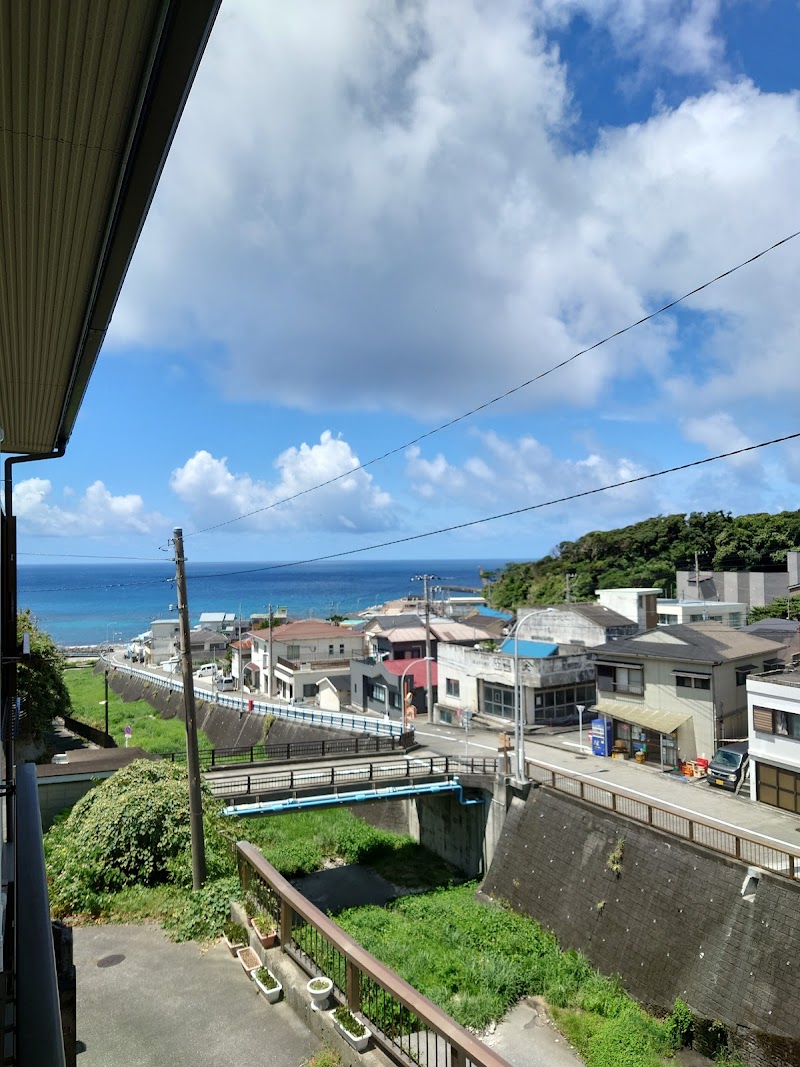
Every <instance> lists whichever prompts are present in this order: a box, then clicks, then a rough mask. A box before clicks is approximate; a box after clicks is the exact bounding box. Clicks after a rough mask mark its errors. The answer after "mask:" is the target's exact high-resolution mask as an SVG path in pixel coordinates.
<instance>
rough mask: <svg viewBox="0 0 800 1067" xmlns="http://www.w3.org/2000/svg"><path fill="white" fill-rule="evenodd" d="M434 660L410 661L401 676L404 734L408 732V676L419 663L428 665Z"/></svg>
mask: <svg viewBox="0 0 800 1067" xmlns="http://www.w3.org/2000/svg"><path fill="white" fill-rule="evenodd" d="M432 659H433V656H421V657H420V658H419V659H411V660H409V661H408V664H407V666H406V667H405V668H404V669H403V673H402V674H401V675H400V706H401V709H402V713H403V733H405V732H406V730H407V722H406V675H407V674H408V672H409V671H410V670H411V668H412V667H413V666H415V665H416V664H417V663H427V662H429V661H430V660H432Z"/></svg>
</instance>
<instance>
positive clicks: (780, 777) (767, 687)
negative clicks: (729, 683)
mask: <svg viewBox="0 0 800 1067" xmlns="http://www.w3.org/2000/svg"><path fill="white" fill-rule="evenodd" d="M747 717H748V727H749V728H748V739H749V751H750V761H751V762H750V795H751V797H752V799H753V800H759V801H761V803H762V804H770V805H771V806H772V807H776V808H781V809H782V810H783V811H790V812H792V813H793V814H796V815H800V671H797V670H792V669H791V668H789V669H785V670H780V671H771V672H769V673H766V674H754V675H751V676H750V677H749V678H748V679H747Z"/></svg>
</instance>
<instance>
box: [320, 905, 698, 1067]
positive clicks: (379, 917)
mask: <svg viewBox="0 0 800 1067" xmlns="http://www.w3.org/2000/svg"><path fill="white" fill-rule="evenodd" d="M474 891H475V886H474V885H466V886H461V887H458V888H455V889H447V890H439V891H437V892H434V893H430V894H426V895H425V896H417V897H406V898H403V899H402V900H398V901H396V902H395V903H393V904H390V905H389V906H388V907H386V908H377V907H370V908H356V909H352V910H350V911H346V912H343V913H342V914H341V915H339V916H338V917H337V921H338V922H339V923H340V924H341V925H342V926H343V927H344V928H345V930H347V932H348V933H349V934H351V936H353V937H354V938H356V940H358V941H359V942H360V943H361V944H362V945H364V947H365V948H367V949H368V950H369V951H370V952H372V953H373V954H374V955H376V956H377V957H378V958H379V959H381V960H383V962H384V963H386V964H387V965H388V966H389V967H392V968H393V969H394V970H396V971H397V972H398V973H399V974H401V975H402V976H403V977H404V978H405V979H406V980H407V981H409V982H410V983H411V984H412V985H413V986H414V987H415V988H416V989H418V990H420V992H422V993H424V994H425V995H426V996H428V997H430V999H431V1000H433V1001H434V1002H435V1003H437V1004H439V1005H440V1007H442V1008H443V1009H444V1010H445V1011H447V1012H448V1013H449V1014H450V1015H452V1016H453V1017H454V1018H455V1019H457V1020H458V1021H459V1022H460V1023H462V1025H464V1026H468V1027H471V1028H473V1029H476V1030H479V1031H480V1030H483V1029H485V1028H486V1027H487V1026H488V1025H489V1024H490V1023H491V1022H492V1021H495V1020H499V1019H501V1018H502V1017H503V1015H504V1014H505V1013H506V1011H508V1009H509V1008H510V1007H511V1005H512V1004H514V1003H515V1002H516V1001H517V1000H518V999H519V998H520V997H522V996H526V995H538V996H542V997H544V998H545V1000H547V1002H548V1004H550V1005H551V1007H552V1008H553V1009H554V1012H555V1015H556V1018H557V1021H558V1023H559V1025H560V1026H561V1027H562V1028H563V1030H564V1032H565V1033H566V1035H567V1037H568V1038H569V1040H570V1041H571V1042H572V1043H573V1044H574V1045H575V1047H576V1048H577V1050H578V1051H579V1053H580V1054H581V1055H582V1056H583V1057H584V1059H585V1061H586V1064H587V1067H657V1065H658V1067H661V1065H663V1063H664V1057H666V1056H668V1055H670V1053H672V1052H673V1051H675V1050H676V1049H677V1048H680V1047H681V1046H682V1045H683V1043H684V1041H685V1038H686V1034H687V1027H688V1021H687V1017H686V1012H687V1011H688V1009H686V1006H685V1005H683V1004H681V1003H680V1002H677V1003H676V1007H675V1011H674V1012H673V1014H672V1015H671V1016H669V1017H668V1018H667V1019H666V1020H658V1019H655V1018H653V1017H652V1016H649V1015H648V1014H647V1013H646V1012H644V1011H642V1010H641V1008H639V1007H638V1005H637V1004H636V1003H635V1002H634V1001H632V1000H631V999H630V997H628V995H627V994H626V993H625V991H624V990H623V989H622V987H621V986H620V984H619V982H618V981H617V980H616V979H613V978H606V977H604V976H602V975H600V974H598V972H597V971H595V970H594V969H593V968H592V966H591V965H590V964H589V962H588V960H587V959H586V958H585V957H584V956H583V955H581V954H580V953H578V952H574V951H567V952H562V951H561V950H560V949H559V946H558V943H557V941H556V939H555V937H554V936H553V935H552V934H550V933H548V932H546V931H545V930H543V929H542V928H541V927H540V926H539V925H538V923H536V922H534V921H533V920H532V919H530V918H528V917H527V916H523V915H518V914H516V913H514V912H511V911H507V910H504V909H502V908H498V907H492V906H490V905H487V904H482V903H481V902H480V901H478V900H476V899H475V896H474Z"/></svg>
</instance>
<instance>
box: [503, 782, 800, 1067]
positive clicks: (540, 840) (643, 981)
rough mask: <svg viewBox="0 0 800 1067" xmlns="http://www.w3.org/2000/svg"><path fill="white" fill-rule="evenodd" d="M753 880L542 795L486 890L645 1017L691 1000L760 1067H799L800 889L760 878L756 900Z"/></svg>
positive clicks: (536, 793)
mask: <svg viewBox="0 0 800 1067" xmlns="http://www.w3.org/2000/svg"><path fill="white" fill-rule="evenodd" d="M620 852H621V855H618V862H617V863H615V856H614V855H612V854H619V853H620ZM614 866H616V867H618V870H617V871H616V872H615V870H613V869H612V867H614ZM747 875H748V868H747V866H746V865H744V864H741V863H737V862H735V861H732V860H726V859H724V858H723V857H721V856H717V855H715V854H714V853H712V852H710V851H706V850H704V849H702V848H700V847H699V846H694V845H692V844H690V843H689V842H682V841H680V840H678V839H676V838H672V837H668V836H667V835H664V834H661V833H659V832H658V831H654V830H652V829H651V828H649V827H646V826H642V825H640V824H637V823H635V822H631V821H628V820H626V819H624V818H622V817H621V816H616V815H612V814H611V813H608V814H606V813H604V812H602V811H600V810H598V809H597V808H593V807H591V806H590V805H587V804H583V803H582V802H580V801H577V800H574V799H573V798H570V797H565V796H563V795H560V794H556V793H553V792H551V791H550V790H547V789H543V788H539V789H533V790H532V791H531V793H530V795H529V797H528V800H527V801H526V802H524V803H523V802H522V801H519V800H515V801H514V802H513V803H512V805H511V808H510V809H509V812H508V816H507V819H506V823H505V826H504V829H503V833H502V836H501V838H500V841H499V843H498V846H497V849H496V852H495V856H494V861H493V863H492V866H491V868H490V870H489V874H488V875H487V877H486V879H485V881H484V883H483V887H482V888H483V892H484V893H485V894H486V895H488V896H490V897H492V898H495V899H502V900H505V901H507V902H508V903H509V904H510V905H511V906H512V907H513V908H515V909H516V910H518V911H522V912H525V913H527V914H528V915H531V916H532V917H533V918H535V919H537V920H538V921H539V922H540V923H541V924H542V925H543V926H545V927H547V928H549V929H551V930H552V931H553V932H554V933H555V935H556V936H557V937H558V939H559V941H560V943H561V945H562V946H563V947H564V948H575V949H578V950H580V951H582V952H584V953H585V954H586V956H587V957H588V958H589V959H590V960H591V962H592V964H593V965H594V966H595V967H597V968H598V970H600V971H601V972H603V973H604V974H608V975H612V974H619V975H620V977H621V979H622V982H623V984H624V986H625V988H626V989H627V990H628V991H629V992H630V993H631V994H632V995H633V996H634V997H636V998H637V1000H639V1001H640V1002H641V1003H643V1004H644V1005H645V1006H647V1007H649V1008H651V1009H653V1010H655V1011H661V1012H667V1011H669V1009H670V1008H671V1007H672V1005H673V1003H674V1000H675V998H676V997H681V998H682V999H683V1000H684V1001H686V1002H687V1003H688V1004H689V1006H690V1008H691V1009H692V1011H693V1012H695V1013H696V1015H698V1016H699V1017H701V1018H704V1019H709V1020H720V1021H721V1022H722V1023H724V1024H725V1025H726V1026H727V1027H728V1028H729V1030H730V1031H731V1032H732V1034H734V1035H735V1038H736V1042H737V1045H738V1046H739V1047H740V1048H741V1050H742V1052H743V1053H744V1054H746V1055H747V1058H748V1061H749V1062H751V1063H754V1064H755V1063H757V1064H764V1065H766V1064H769V1065H775V1067H778V1065H781V1067H782V1065H784V1064H785V1065H786V1067H789V1065H796V1064H798V1063H800V951H799V950H800V927H798V923H797V915H798V908H800V886H798V885H797V884H796V883H792V882H790V881H788V880H787V879H784V878H781V877H779V876H776V875H771V874H769V873H766V872H761V873H760V877H759V880H758V884H757V886H755V891H754V893H753V894H751V893H748V894H747V895H746V896H744V895H743V892H742V891H743V886H744V883H745V881H746V879H747ZM748 888H750V889H752V888H753V887H752V885H751V886H749V887H748Z"/></svg>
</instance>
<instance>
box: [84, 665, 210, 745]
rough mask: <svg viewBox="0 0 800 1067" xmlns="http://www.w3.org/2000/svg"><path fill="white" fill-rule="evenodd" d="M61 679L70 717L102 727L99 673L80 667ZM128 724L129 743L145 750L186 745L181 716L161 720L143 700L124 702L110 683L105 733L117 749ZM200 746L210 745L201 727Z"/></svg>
mask: <svg viewBox="0 0 800 1067" xmlns="http://www.w3.org/2000/svg"><path fill="white" fill-rule="evenodd" d="M64 681H65V682H66V684H67V688H68V689H69V695H70V698H71V700H72V708H73V711H72V714H73V717H74V718H76V719H78V720H79V721H80V722H83V723H86V724H87V725H88V726H94V727H95V729H97V730H104V729H105V708H104V707H103V701H104V699H105V686H104V681H103V676H102V674H95V673H94V672H93V671H92V670H91V669H90V668H86V667H80V668H74V669H70V668H67V670H65V671H64ZM126 726H130V727H131V729H132V736H131V740H130V743H131V744H134V745H137V746H138V747H139V748H143V749H144V750H145V752H153V753H157V754H160V753H166V752H178V751H182V750H183V749H185V747H186V727H185V726H184V724H183V721H182V720H181V719H177V718H176V719H162V718H161V716H160V715H159V714H158V712H157V711H156V710H155V708H153V707H151V706H150V704H148V703H147V701H146V700H132V701H130V702H126V701H123V699H122V697H121V696H118V695H117V694H116V693H115V692H114V691H113V690H112V689H111V687H110V686H109V689H108V732H109V733H110V734H111V736H112V737H113V738H114V740H115V741H116V743H117V745H119V747H120V748H122V747H124V745H125V727H126ZM197 740H198V744H199V745H200V747H207V748H210V747H211V742H210V740H209V739H208V737H207V736H206V735H205V734H204V733H203V731H202V730H198V732H197Z"/></svg>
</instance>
